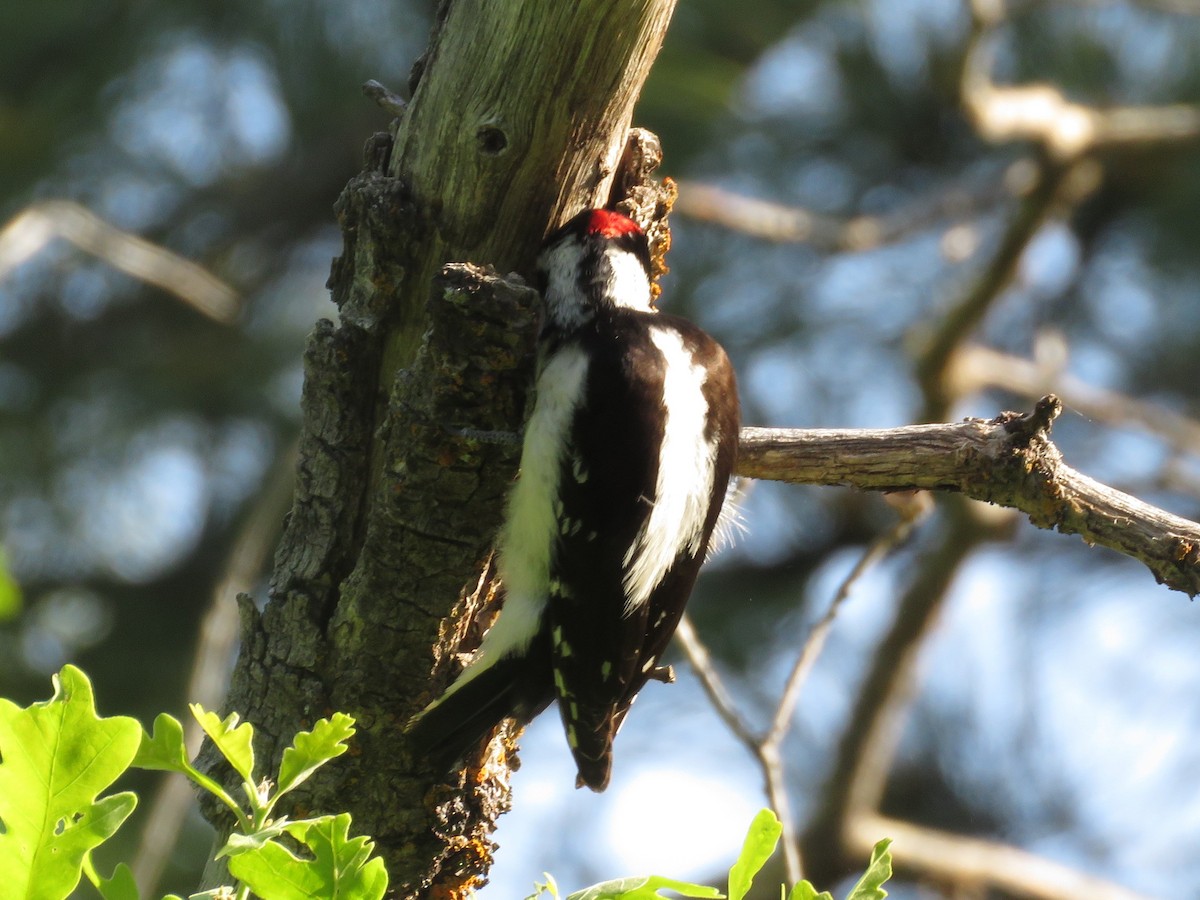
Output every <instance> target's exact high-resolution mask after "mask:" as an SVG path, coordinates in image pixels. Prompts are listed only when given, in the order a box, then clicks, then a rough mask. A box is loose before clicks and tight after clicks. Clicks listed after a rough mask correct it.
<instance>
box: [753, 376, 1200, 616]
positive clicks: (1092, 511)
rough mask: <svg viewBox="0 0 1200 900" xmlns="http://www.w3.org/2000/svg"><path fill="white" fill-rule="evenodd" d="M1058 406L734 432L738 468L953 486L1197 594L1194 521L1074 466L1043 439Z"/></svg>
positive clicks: (1047, 402)
mask: <svg viewBox="0 0 1200 900" xmlns="http://www.w3.org/2000/svg"><path fill="white" fill-rule="evenodd" d="M1061 409H1062V404H1061V403H1060V402H1059V401H1058V398H1057V397H1054V396H1053V395H1051V396H1049V397H1045V398H1043V400H1042V401H1041V402H1039V403H1038V405H1037V407H1036V408H1035V410H1034V411H1033V412H1032V413H1030V414H1028V415H1017V414H1015V413H1005V414H1004V415H1001V416H999V417H997V418H995V419H991V420H980V419H968V420H966V421H964V422H961V423H959V424H956V425H911V426H907V427H903V428H890V429H881V430H834V429H811V430H784V429H756V428H747V429H743V432H742V443H741V450H740V454H741V455H740V457H739V462H738V474H740V475H744V476H747V477H750V478H765V479H769V480H772V481H788V482H792V483H794V484H822V485H837V484H840V485H848V486H851V487H857V488H861V489H863V490H875V491H893V490H914V489H915V490H937V491H955V492H958V493H961V494H964V495H965V496H967V497H971V498H973V499H975V500H984V501H987V502H988V503H996V504H998V505H1000V506H1008V507H1012V508H1013V509H1019V510H1021V512H1023V513H1025V514H1026V515H1027V516H1028V517H1029V519H1030V521H1031V522H1033V524H1035V525H1037V526H1038V527H1039V528H1051V529H1057V530H1058V531H1061V532H1063V533H1064V534H1078V535H1079V536H1080V537H1082V538H1083V539H1084V541H1086V542H1087V543H1089V544H1099V545H1101V546H1104V547H1109V548H1111V549H1113V550H1116V551H1117V552H1118V553H1122V554H1124V555H1126V556H1131V557H1133V558H1134V559H1137V560H1140V561H1141V562H1142V563H1144V564H1145V565H1146V567H1147V568H1149V569H1150V571H1151V572H1152V573H1153V574H1154V577H1155V578H1156V579H1157V580H1158V581H1159V582H1161V583H1163V584H1166V585H1167V586H1168V587H1171V588H1174V589H1175V590H1177V591H1183V592H1184V593H1185V594H1188V595H1189V596H1195V595H1196V594H1197V593H1198V592H1200V565H1198V564H1200V525H1197V524H1196V523H1195V522H1192V521H1190V520H1188V519H1184V518H1180V517H1179V516H1173V515H1171V514H1170V513H1167V512H1164V511H1163V510H1161V509H1158V508H1157V507H1155V506H1151V505H1150V504H1148V503H1144V502H1143V501H1141V500H1138V499H1137V498H1136V497H1131V496H1129V495H1128V494H1124V493H1121V492H1120V491H1117V490H1115V489H1113V488H1110V487H1108V486H1107V485H1104V484H1101V483H1100V482H1098V481H1095V480H1093V479H1091V478H1088V477H1087V476H1086V475H1083V474H1081V473H1079V472H1076V471H1075V470H1074V469H1072V468H1071V467H1070V466H1068V465H1067V464H1066V463H1064V462H1063V460H1062V454H1061V453H1060V452H1059V450H1058V448H1057V447H1056V446H1055V445H1054V444H1053V443H1052V442H1051V441H1050V438H1049V427H1050V423H1051V422H1052V421H1053V420H1054V418H1055V417H1057V416H1058V414H1059V412H1060V411H1061Z"/></svg>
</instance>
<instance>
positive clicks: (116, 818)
mask: <svg viewBox="0 0 1200 900" xmlns="http://www.w3.org/2000/svg"><path fill="white" fill-rule="evenodd" d="M141 734H142V728H141V726H140V725H139V724H138V723H137V721H136V720H134V719H131V718H128V717H127V716H112V717H110V718H101V717H99V716H98V715H97V714H96V706H95V701H94V696H93V693H92V685H91V683H90V682H89V681H88V679H87V676H86V675H84V674H83V672H82V671H80V670H79V669H77V668H76V667H75V666H70V665H68V666H64V667H63V669H62V671H61V672H59V674H58V675H56V676H55V677H54V696H53V697H52V698H51V699H50V700H48V701H45V702H42V703H34V704H32V705H31V706H29V707H27V708H24V709H22V708H20V707H18V706H17V705H16V704H14V703H12V702H11V701H9V700H5V699H2V698H0V760H2V761H0V823H3V827H4V830H3V832H2V833H0V884H3V885H4V890H5V897H6V898H14V900H17V898H25V897H28V898H37V900H58V898H61V897H66V896H67V895H68V894H70V893H71V891H72V890H74V888H75V886H76V885H77V884H78V883H79V879H80V876H81V875H82V872H83V867H84V865H85V864H87V862H88V858H89V857H88V855H89V854H90V852H91V851H92V849H93V848H95V847H97V846H99V845H100V844H102V843H103V842H104V841H106V840H107V839H108V838H110V837H111V836H112V835H113V834H114V833H115V832H116V830H117V829H118V828H119V827H120V825H121V823H122V822H124V821H125V819H126V818H127V817H128V816H129V814H130V813H131V812H132V811H133V808H134V807H135V806H136V805H137V797H136V796H135V795H133V794H132V793H128V792H126V793H121V794H114V795H112V796H109V797H104V798H101V797H100V793H101V791H103V790H105V789H106V788H107V787H109V786H110V785H111V784H112V783H113V782H114V781H116V780H117V778H118V777H119V776H120V775H121V773H122V772H124V771H125V770H126V769H127V768H129V764H130V763H131V762H132V761H133V758H134V755H135V754H136V753H137V749H138V744H139V742H140V740H141Z"/></svg>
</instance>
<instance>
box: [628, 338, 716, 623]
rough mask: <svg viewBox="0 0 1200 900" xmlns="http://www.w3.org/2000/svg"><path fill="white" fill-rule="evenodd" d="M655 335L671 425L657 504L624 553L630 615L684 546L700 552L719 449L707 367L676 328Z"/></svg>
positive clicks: (661, 464) (666, 435)
mask: <svg viewBox="0 0 1200 900" xmlns="http://www.w3.org/2000/svg"><path fill="white" fill-rule="evenodd" d="M650 339H651V340H652V341H653V342H654V346H655V347H657V348H658V350H659V352H660V353H662V355H663V357H664V361H665V363H666V375H665V378H664V381H663V398H662V399H663V408H664V410H665V412H666V428H665V432H664V436H663V443H662V447H661V448H660V450H659V459H658V480H657V482H656V484H655V490H654V505H653V507H652V508H651V510H650V516H649V518H648V519H647V520H646V523H645V525H643V526H642V529H641V531H639V532H638V535H637V537H636V538H635V539H634V542H633V545H632V546H631V547H630V548H629V551H628V552H627V553H626V554H625V560H624V562H625V580H624V585H625V611H626V614H628V613H630V612H632V611H633V610H634V609H636V608H637V607H638V606H640V605H642V604H643V603H645V602H646V601H647V600H649V599H650V594H651V593H653V591H654V589H655V588H656V587H658V585H659V584H660V583H661V582H662V580H663V578H664V577H665V576H666V574H667V572H668V571H669V570H670V568H671V565H672V563H674V562H675V557H676V556H677V555H678V554H679V553H680V552H681V551H684V550H686V551H688V552H689V553H696V552H698V551H699V549H700V539H701V535H702V534H703V532H704V520H705V518H706V517H707V516H708V503H709V499H710V497H711V493H712V480H713V467H714V465H715V462H716V453H717V445H716V443H715V441H710V440H705V437H704V429H705V425H706V423H707V421H708V402H707V401H706V400H705V399H704V393H703V387H704V382H705V379H706V377H707V376H706V373H705V371H704V367H703V366H700V365H698V364H697V363H696V361H695V360H694V359H693V358H692V354H691V353H690V352H689V351H688V349H687V348H686V347H685V346H684V344H683V338H682V337H680V335H679V334H678V333H677V332H675V331H673V330H671V329H669V328H662V327H652V328H651V329H650Z"/></svg>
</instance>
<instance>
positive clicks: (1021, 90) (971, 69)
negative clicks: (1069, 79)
mask: <svg viewBox="0 0 1200 900" xmlns="http://www.w3.org/2000/svg"><path fill="white" fill-rule="evenodd" d="M971 8H972V14H973V20H974V28H973V31H972V37H971V41H970V42H969V44H968V48H967V55H966V60H965V63H964V65H963V75H962V88H961V90H962V100H963V106H964V107H965V108H966V111H967V114H968V115H969V116H971V118H972V120H973V121H974V123H975V128H976V130H977V131H978V132H979V134H980V135H981V136H982V137H983V138H985V139H986V140H989V141H992V142H993V143H1002V142H1006V141H1014V140H1032V141H1036V142H1038V143H1039V144H1041V145H1042V146H1043V147H1044V148H1045V149H1046V151H1047V152H1048V153H1049V154H1050V155H1051V156H1053V157H1054V158H1055V159H1057V160H1060V161H1066V160H1072V159H1078V158H1079V157H1081V156H1083V155H1085V154H1087V153H1090V152H1092V151H1095V150H1098V149H1101V148H1105V147H1113V146H1119V145H1126V144H1151V143H1166V142H1173V141H1192V140H1195V139H1196V138H1198V137H1200V107H1198V106H1193V105H1190V104H1182V103H1177V104H1171V105H1167V106H1119V107H1110V108H1107V109H1101V108H1098V107H1091V106H1085V105H1084V104H1082V103H1075V102H1072V101H1071V100H1068V99H1067V98H1066V96H1065V95H1064V94H1063V93H1062V91H1060V90H1059V89H1058V88H1057V87H1055V86H1054V85H1050V84H1029V85H1015V86H997V85H996V84H995V83H994V82H993V81H992V75H991V72H992V64H993V62H994V57H995V37H996V32H997V30H998V28H999V27H1000V26H1001V25H1002V24H1003V23H1004V21H1005V16H1006V10H1005V4H1004V3H1003V2H1000V0H973V2H972V4H971Z"/></svg>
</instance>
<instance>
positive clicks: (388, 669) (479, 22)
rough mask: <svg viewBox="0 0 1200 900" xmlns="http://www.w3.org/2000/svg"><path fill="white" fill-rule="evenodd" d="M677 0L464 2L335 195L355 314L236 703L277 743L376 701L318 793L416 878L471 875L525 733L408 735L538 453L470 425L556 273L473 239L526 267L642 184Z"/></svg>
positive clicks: (310, 366)
mask: <svg viewBox="0 0 1200 900" xmlns="http://www.w3.org/2000/svg"><path fill="white" fill-rule="evenodd" d="M673 7H674V0H626V2H622V3H611V2H609V0H578V2H571V3H562V2H560V0H487V2H484V0H448V2H443V3H442V4H441V6H440V8H439V10H438V15H437V23H436V25H435V28H434V33H433V36H432V39H431V43H430V46H429V49H428V51H427V52H426V54H425V56H424V57H423V58H422V60H421V61H420V62H419V63H418V64H417V66H416V67H415V68H414V72H413V78H412V81H413V84H412V88H413V96H412V100H411V102H410V103H409V104H408V107H407V109H406V110H405V111H404V113H403V115H402V116H401V118H400V119H399V120H398V121H397V122H396V123H394V125H393V128H392V130H391V131H390V132H389V133H388V134H383V135H377V136H376V137H375V138H374V139H373V140H372V141H371V142H370V143H369V144H368V148H367V165H366V169H365V171H364V172H363V173H362V174H361V175H359V176H358V177H357V178H355V179H354V180H353V181H352V182H351V183H350V184H349V185H348V186H347V188H346V189H345V191H344V193H343V195H342V197H341V198H340V200H339V201H338V205H337V212H338V218H339V221H340V223H341V225H342V229H343V233H344V238H345V247H344V251H343V253H342V255H341V257H339V258H338V259H337V260H335V261H334V265H333V271H332V274H331V276H330V280H329V286H330V288H331V289H332V292H333V298H334V301H335V302H336V303H337V305H338V309H339V321H338V323H337V324H336V325H335V324H332V323H330V322H322V323H320V324H319V325H318V326H317V328H316V330H315V331H314V333H313V335H312V336H311V338H310V342H309V346H308V350H307V352H306V356H305V389H304V396H303V416H304V419H303V426H302V428H303V430H302V437H301V445H300V448H301V449H300V461H299V467H298V482H297V488H296V495H295V500H294V505H293V509H292V512H291V514H290V516H289V519H288V522H287V526H286V529H285V534H284V537H283V540H282V543H281V546H280V548H279V552H278V555H277V558H276V563H275V572H274V577H273V581H272V588H271V592H270V597H269V599H268V601H267V604H266V606H265V608H264V609H263V610H262V611H261V612H260V611H259V610H258V609H257V608H256V606H255V605H254V604H253V602H252V601H251V600H249V599H248V598H242V600H241V613H242V630H243V648H242V652H241V656H240V658H239V660H238V663H237V666H236V669H235V672H234V675H233V684H232V688H231V691H230V696H229V699H228V703H227V708H228V709H230V710H237V711H238V712H239V713H240V714H241V715H242V716H243V717H244V718H246V719H248V720H249V721H251V722H253V723H254V724H255V726H256V728H257V735H258V738H259V744H258V746H257V748H256V750H257V752H258V753H259V754H260V758H262V759H264V760H272V761H277V760H278V757H279V754H280V753H281V752H282V749H283V747H284V746H286V744H287V743H288V741H289V740H290V738H291V735H292V734H294V733H295V732H296V731H297V730H298V729H300V728H303V727H305V726H307V725H309V724H311V723H312V722H313V721H314V720H315V719H317V718H319V717H321V716H325V715H328V714H329V713H331V712H333V711H337V710H340V711H344V712H348V713H350V714H352V715H353V716H355V718H356V719H357V720H358V725H359V732H358V735H357V737H356V739H355V744H354V747H353V752H352V753H350V754H347V756H346V757H343V758H342V759H340V760H339V761H338V762H337V764H335V765H331V766H328V767H326V768H325V769H323V770H321V773H320V775H321V777H319V778H314V779H313V780H312V781H311V782H310V783H309V789H308V790H307V791H306V793H305V794H304V795H303V796H302V797H298V798H297V801H296V803H297V805H298V806H300V807H302V808H307V809H314V810H315V809H319V810H323V811H336V810H349V811H350V812H351V813H352V814H353V816H354V823H355V825H354V827H355V830H356V831H358V832H360V833H366V834H370V835H372V836H373V837H374V838H375V840H376V841H377V846H378V848H379V850H380V852H382V854H383V855H384V857H385V859H386V861H387V864H388V869H389V872H390V874H391V880H392V885H393V893H394V895H395V896H403V897H417V896H438V897H458V896H464V895H465V894H467V893H469V892H470V890H471V888H472V887H473V886H475V885H476V884H478V883H479V880H480V879H481V878H482V877H483V876H484V875H485V873H486V872H487V869H488V866H489V865H490V859H491V850H492V845H491V843H490V841H489V839H488V838H489V834H490V831H491V829H492V827H493V824H494V821H495V818H496V816H497V815H499V813H500V812H502V811H503V809H504V808H505V806H506V804H507V802H508V782H507V775H508V773H509V770H510V758H509V751H510V750H511V749H512V746H511V742H510V741H503V740H497V741H495V742H493V748H494V750H493V756H492V757H490V758H489V759H487V760H484V761H476V762H477V765H476V766H475V767H473V768H472V770H471V771H470V773H469V774H468V775H467V776H465V777H464V778H463V780H462V782H461V783H460V784H458V785H454V786H446V785H442V784H441V781H442V780H443V779H441V778H438V777H435V773H430V772H429V771H427V770H425V769H424V768H422V766H421V762H420V760H413V759H410V758H409V757H408V755H407V754H406V751H405V744H404V740H403V737H402V728H403V725H404V723H405V721H406V719H407V718H408V716H409V715H410V714H411V713H412V712H414V711H415V710H416V709H417V708H419V706H420V704H421V703H422V701H423V700H427V699H429V696H430V673H431V671H434V670H436V671H437V672H438V674H439V677H441V678H443V679H444V678H445V677H446V676H447V675H448V674H449V672H448V667H447V666H442V665H440V660H436V659H435V658H434V655H433V648H435V647H443V648H447V649H446V654H447V655H449V653H450V649H449V648H453V647H454V646H456V645H457V644H458V643H459V641H461V640H463V639H465V638H468V637H469V636H468V635H466V634H465V629H464V628H459V627H457V626H455V627H452V628H451V629H450V630H449V631H445V632H444V633H442V634H439V624H440V623H441V622H442V620H443V618H444V617H445V616H446V615H447V614H448V613H449V612H450V611H451V609H452V607H455V604H456V603H457V602H458V601H459V600H460V598H461V600H462V602H461V603H460V604H459V606H458V614H457V616H456V617H455V618H454V619H452V620H451V621H453V622H459V623H466V622H469V621H470V620H471V615H470V613H471V612H472V611H473V610H474V609H475V608H476V607H477V605H478V603H480V602H485V601H487V600H488V599H489V597H490V593H491V591H490V574H489V568H488V553H489V548H490V543H491V539H492V536H493V534H494V532H495V529H496V526H497V524H498V522H499V516H500V511H501V505H502V500H503V497H504V495H505V492H506V490H507V485H508V484H509V482H510V481H511V478H512V476H513V473H514V471H515V467H516V455H517V454H516V448H514V447H512V446H506V445H504V444H493V443H487V442H481V441H479V440H476V439H475V438H473V437H472V436H471V435H472V434H474V433H476V432H481V431H491V430H504V431H510V432H511V431H515V430H518V429H519V426H520V421H521V415H522V409H523V404H524V394H525V388H526V385H527V383H528V380H529V374H530V367H531V361H532V358H531V350H532V345H533V337H534V327H535V310H534V301H535V295H534V292H533V291H532V290H530V289H528V288H526V287H524V286H523V284H522V283H521V281H520V278H518V277H504V278H501V277H498V276H496V275H495V274H494V272H493V271H491V270H485V269H482V268H479V267H478V266H476V265H467V264H466V263H468V262H470V263H477V264H485V265H488V266H492V267H494V271H498V272H502V273H505V272H515V273H517V274H518V275H520V276H528V275H529V274H530V269H531V264H532V261H533V259H534V257H535V254H536V251H537V248H538V246H539V244H540V241H541V238H542V237H543V235H544V234H545V233H546V232H547V231H548V230H549V229H551V228H552V227H554V226H556V225H557V224H559V223H560V222H562V221H564V220H565V219H566V218H567V217H568V216H569V215H571V214H572V213H574V212H575V211H577V210H578V209H580V208H582V207H584V206H587V205H603V204H605V203H606V202H608V201H609V200H610V199H612V193H613V191H614V178H615V177H616V176H617V175H618V173H622V174H623V176H626V177H625V178H624V181H623V183H621V184H618V185H617V186H616V190H617V191H618V192H619V193H620V194H621V195H628V194H629V193H630V191H631V188H633V187H639V186H637V185H631V184H630V183H627V182H630V181H633V182H636V181H637V177H638V176H639V175H642V174H644V171H643V169H644V168H645V167H646V166H652V165H653V163H654V159H653V157H654V147H653V146H652V142H650V141H649V140H648V139H647V138H646V136H645V135H641V136H638V137H637V139H636V140H635V141H634V146H633V151H634V152H632V153H631V152H626V143H627V136H628V134H629V124H630V120H631V115H632V109H633V104H634V102H635V100H636V99H637V96H638V94H639V92H640V90H641V86H642V83H643V81H644V80H645V77H646V75H647V74H648V71H649V68H650V65H651V63H652V61H653V59H654V57H655V55H656V54H657V51H658V49H659V46H660V45H661V42H662V38H663V35H664V33H665V30H666V26H667V23H668V21H669V19H670V16H671V12H672V10H673ZM623 160H624V161H623ZM633 193H634V194H635V195H637V197H638V199H640V201H642V202H643V205H645V204H649V205H650V206H653V205H654V202H655V198H656V194H655V193H654V191H653V190H652V189H650V188H649V187H648V186H647V185H646V184H642V185H640V187H639V190H633ZM206 762H207V765H208V766H209V767H215V766H216V763H214V762H213V760H212V759H211V757H206ZM297 793H299V792H297ZM297 811H303V809H301V810H297Z"/></svg>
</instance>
